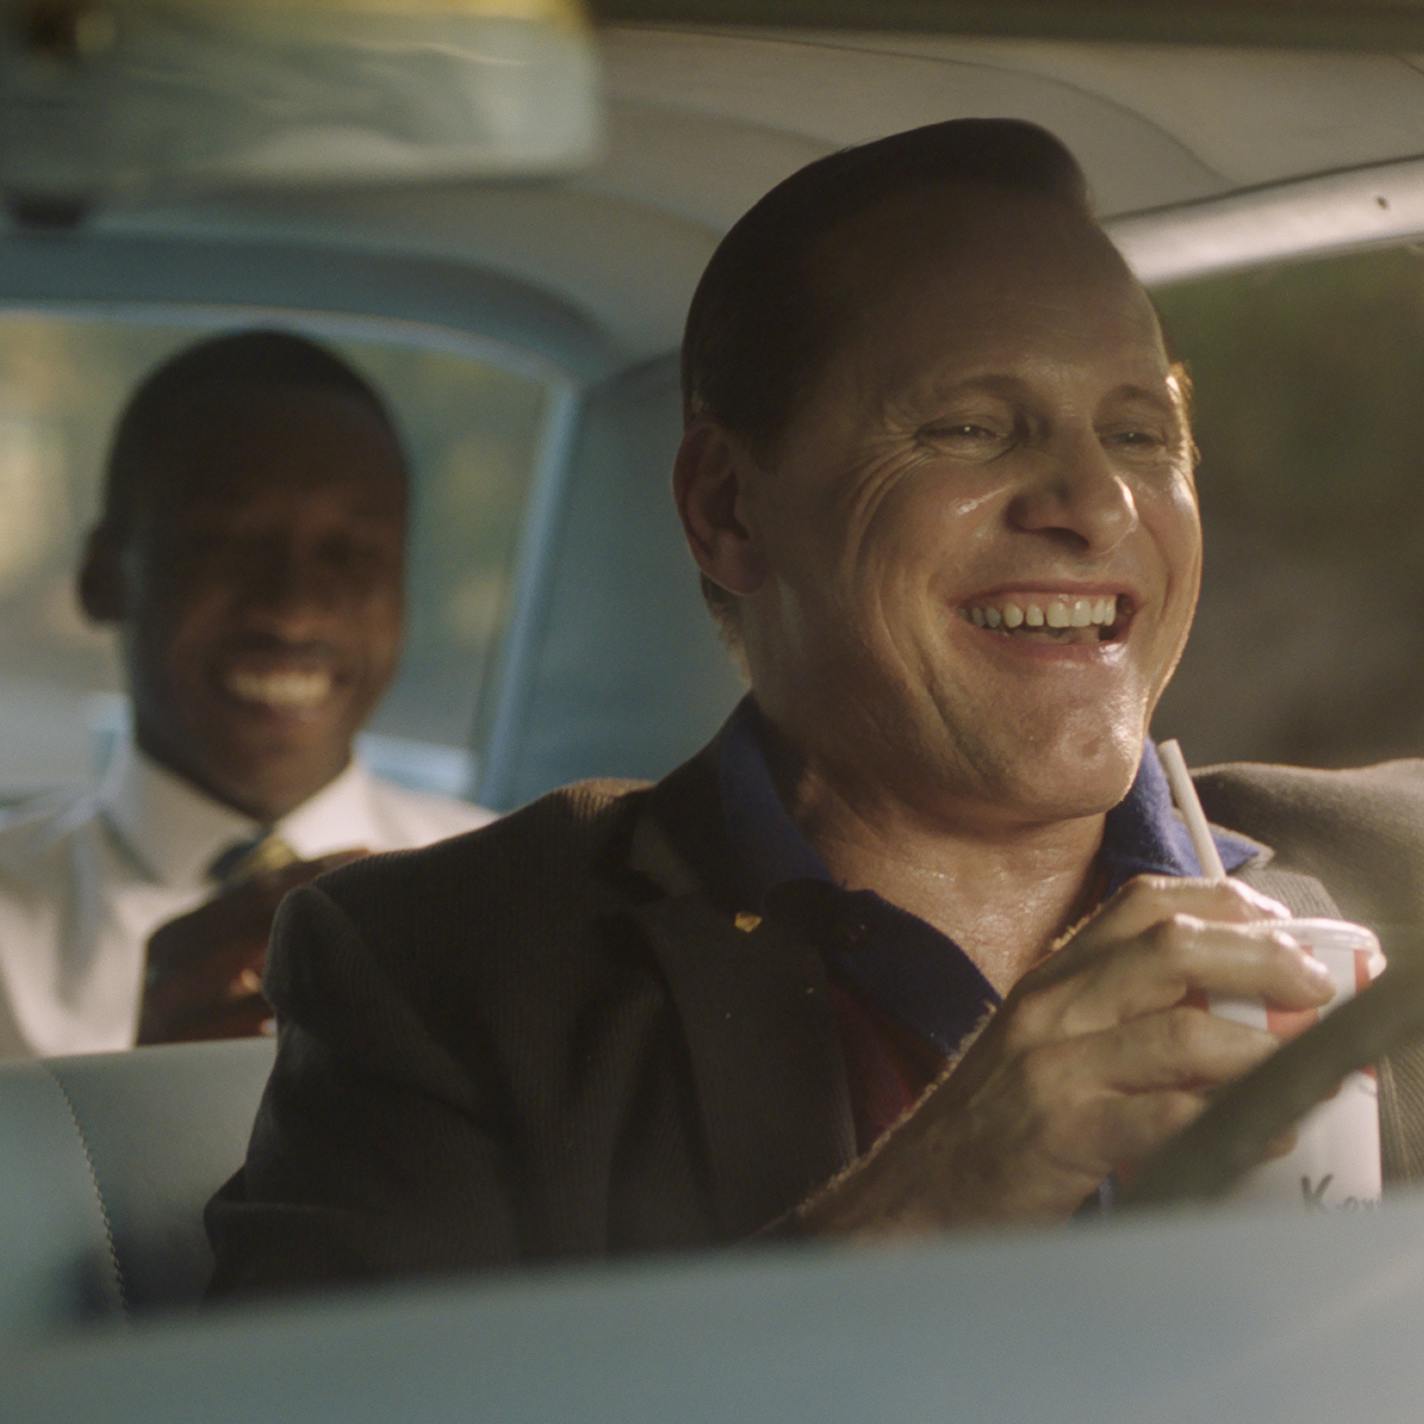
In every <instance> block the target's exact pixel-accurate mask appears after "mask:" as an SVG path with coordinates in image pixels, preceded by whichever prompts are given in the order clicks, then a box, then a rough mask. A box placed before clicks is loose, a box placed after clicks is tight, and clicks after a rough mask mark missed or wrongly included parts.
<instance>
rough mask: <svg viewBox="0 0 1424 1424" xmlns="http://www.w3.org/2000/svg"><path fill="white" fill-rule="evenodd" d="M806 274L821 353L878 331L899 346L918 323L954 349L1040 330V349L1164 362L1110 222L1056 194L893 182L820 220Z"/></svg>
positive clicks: (919, 330) (877, 342)
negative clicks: (856, 208)
mask: <svg viewBox="0 0 1424 1424" xmlns="http://www.w3.org/2000/svg"><path fill="white" fill-rule="evenodd" d="M807 276H808V294H809V295H810V297H811V300H812V301H813V302H814V303H815V304H816V307H817V309H818V313H819V317H820V326H821V331H822V333H823V339H824V350H823V354H830V355H834V354H835V353H836V351H837V350H838V349H841V348H854V347H856V346H857V345H858V344H859V345H865V344H867V343H870V344H873V345H874V346H875V347H876V349H877V351H878V352H880V353H882V354H883V355H884V356H885V357H886V359H887V360H893V358H894V354H895V351H896V349H897V346H898V345H900V344H909V338H911V337H913V336H915V335H917V334H918V335H920V336H922V337H924V338H926V340H928V339H931V338H932V339H933V341H934V343H935V345H936V346H937V348H938V349H939V350H941V351H942V352H943V353H944V354H945V355H946V357H947V358H948V359H962V360H972V359H973V358H974V357H975V356H976V354H977V353H979V352H980V351H982V352H983V354H984V356H985V359H992V355H993V348H994V347H995V345H996V344H998V343H1013V344H1017V345H1018V346H1021V345H1022V344H1023V343H1024V342H1026V341H1032V340H1033V339H1034V338H1035V333H1037V334H1038V335H1039V337H1040V339H1041V340H1042V342H1043V343H1044V345H1045V349H1046V350H1047V348H1049V347H1054V348H1060V349H1061V350H1062V351H1065V352H1068V351H1071V349H1072V347H1073V346H1074V344H1075V343H1076V344H1078V345H1081V346H1082V347H1083V348H1084V350H1091V351H1092V352H1094V354H1095V355H1096V356H1097V357H1101V356H1102V354H1103V353H1104V352H1105V351H1107V352H1118V353H1120V354H1121V356H1122V357H1123V359H1124V360H1126V361H1130V362H1136V363H1137V364H1139V365H1140V366H1143V367H1150V368H1153V369H1156V370H1159V371H1160V372H1161V374H1162V375H1163V376H1164V377H1165V374H1166V372H1167V369H1168V363H1167V358H1166V352H1165V349H1164V346H1163V341H1162V334H1161V328H1160V325H1159V323H1158V320H1157V316H1156V313H1155V311H1154V309H1153V307H1152V303H1151V301H1150V300H1149V298H1148V296H1147V294H1146V292H1145V291H1144V290H1143V288H1142V286H1141V284H1140V283H1139V282H1138V281H1137V280H1136V278H1135V277H1134V276H1133V275H1132V273H1131V271H1130V270H1129V269H1128V267H1127V264H1126V263H1125V262H1124V260H1123V258H1122V256H1121V255H1120V254H1119V253H1118V251H1117V250H1116V248H1114V247H1113V245H1112V243H1111V241H1110V240H1109V238H1108V237H1107V235H1106V234H1105V233H1104V232H1103V231H1102V229H1101V228H1100V227H1098V226H1097V224H1096V223H1094V222H1093V221H1092V220H1091V219H1090V218H1089V217H1088V216H1087V215H1086V214H1084V213H1081V212H1079V211H1077V210H1075V209H1074V208H1072V207H1071V206H1070V205H1068V204H1067V203H1065V202H1062V201H1060V200H1058V199H1054V198H1047V197H1041V196H1038V195H1036V194H1027V193H1017V192H1013V191H1009V190H1005V189H998V188H992V187H988V186H986V185H964V186H960V187H955V188H949V187H945V186H943V185H941V186H938V187H934V188H929V187H926V188H920V189H914V190H910V191H907V192H903V193H899V194H896V195H895V196H893V197H892V198H889V199H887V200H885V201H884V202H881V203H879V204H877V205H876V206H875V207H874V208H871V209H869V210H867V211H865V212H863V213H859V214H857V215H856V216H854V217H853V218H850V219H847V220H846V221H845V222H843V223H840V224H838V225H837V226H836V227H835V228H834V229H832V230H831V231H829V232H827V233H826V234H824V235H823V237H822V239H821V240H820V242H819V243H818V244H817V246H816V248H815V249H814V250H813V251H812V253H811V255H810V260H809V264H808V272H807ZM924 344H925V343H924V342H921V343H920V347H923V345H924ZM907 356H908V359H918V357H919V348H916V350H915V351H914V352H909V353H907Z"/></svg>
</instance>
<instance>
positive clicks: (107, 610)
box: [77, 524, 124, 623]
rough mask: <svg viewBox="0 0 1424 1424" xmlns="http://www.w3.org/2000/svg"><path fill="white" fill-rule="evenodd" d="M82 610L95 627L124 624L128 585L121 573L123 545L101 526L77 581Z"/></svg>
mask: <svg viewBox="0 0 1424 1424" xmlns="http://www.w3.org/2000/svg"><path fill="white" fill-rule="evenodd" d="M77 587H78V593H79V606H80V607H81V608H82V609H83V610H84V616H85V617H86V618H88V619H89V621H90V622H91V623H121V622H122V621H123V617H124V583H123V577H122V575H121V573H120V570H119V545H118V540H117V539H115V538H114V534H113V531H112V530H111V529H109V528H108V526H107V525H104V524H100V525H98V526H96V527H95V528H93V529H91V530H90V531H89V538H88V539H87V540H86V541H85V544H84V558H83V561H82V562H81V563H80V565H79V577H78V580H77Z"/></svg>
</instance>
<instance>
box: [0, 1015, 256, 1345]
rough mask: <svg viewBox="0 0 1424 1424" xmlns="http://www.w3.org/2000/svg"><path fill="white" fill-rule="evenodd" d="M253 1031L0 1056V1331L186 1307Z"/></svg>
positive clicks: (233, 1155)
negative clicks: (168, 1043)
mask: <svg viewBox="0 0 1424 1424" xmlns="http://www.w3.org/2000/svg"><path fill="white" fill-rule="evenodd" d="M272 1052H273V1046H272V1043H271V1041H270V1040H267V1039H247V1040H238V1041H233V1042H224V1043H199V1044H180V1045H175V1046H172V1047H163V1048H140V1049H135V1050H133V1051H132V1052H128V1053H105V1054H91V1055H86V1056H84V1057H75V1058H49V1059H38V1060H34V1061H29V1062H19V1063H6V1064H0V1338H3V1337H5V1336H6V1335H14V1334H17V1333H24V1332H46V1331H53V1330H56V1329H61V1328H63V1327H65V1326H72V1325H75V1324H78V1323H81V1322H83V1321H86V1320H94V1319H100V1318H103V1317H106V1316H107V1317H122V1316H124V1315H126V1314H128V1313H130V1312H137V1311H142V1310H146V1309H156V1308H162V1307H181V1306H185V1305H192V1304H194V1303H196V1302H197V1300H198V1299H199V1297H200V1296H201V1294H202V1291H203V1288H204V1285H205V1283H206V1281H207V1278H208V1273H209V1269H210V1264H211V1258H210V1255H209V1252H208V1244H207V1239H206V1237H205V1236H204V1233H203V1223H202V1211H203V1205H204V1203H205V1202H206V1201H207V1199H208V1197H210V1196H211V1195H212V1193H213V1192H214V1191H216V1190H217V1188H218V1187H219V1186H221V1185H222V1183H223V1182H224V1181H225V1180H226V1179H227V1177H228V1176H229V1175H231V1173H232V1172H233V1171H234V1170H235V1169H236V1168H237V1167H238V1166H239V1165H240V1164H241V1162H242V1158H243V1154H244V1152H245V1150H246V1146H247V1137H248V1133H249V1131H250V1130H251V1126H252V1120H253V1118H254V1116H255V1115H256V1111H257V1103H258V1099H259V1098H260V1097H261V1095H262V1087H263V1084H264V1083H265V1082H266V1079H267V1074H268V1073H269V1071H270V1070H271V1066H272Z"/></svg>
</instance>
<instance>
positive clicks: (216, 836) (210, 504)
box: [0, 331, 490, 1057]
mask: <svg viewBox="0 0 1424 1424" xmlns="http://www.w3.org/2000/svg"><path fill="white" fill-rule="evenodd" d="M408 493H409V491H408V478H407V472H406V467H405V459H404V456H403V454H402V451H401V447H400V442H399V438H398V436H397V433H396V430H395V427H394V425H393V423H392V420H391V417H390V415H389V413H388V412H387V410H386V408H385V405H384V403H383V402H382V401H381V399H380V397H379V396H378V395H377V394H376V393H375V392H374V391H373V390H372V389H371V387H370V386H369V385H368V384H367V383H366V382H365V381H364V380H363V379H362V378H361V377H360V376H358V375H357V374H356V373H355V372H354V371H353V370H351V368H350V367H348V366H347V365H345V364H344V363H343V362H342V361H340V360H338V359H337V358H336V357H334V356H333V355H331V354H330V353H329V352H327V351H325V350H323V349H322V348H321V347H319V346H317V345H316V344H314V343H312V342H310V341H308V340H306V339H304V338H302V337H298V336H293V335H289V334H286V333H282V332H275V331H259V332H247V333H241V334H236V335H225V336H220V337H217V338H215V339H212V340H208V341H204V342H201V343H199V344H198V345H196V346H193V347H190V348H188V349H187V350H185V351H183V352H181V353H179V354H178V355H176V356H174V357H172V358H171V359H169V360H168V361H167V362H165V363H164V364H163V365H162V366H160V367H159V368H158V369H157V370H156V371H155V372H154V373H153V374H151V375H150V376H149V377H148V379H147V380H146V381H145V382H144V383H143V385H142V386H141V387H140V388H139V390H138V391H137V392H136V393H135V395H134V396H133V398H132V399H131V400H130V402H129V404H128V406H127V408H126V409H125V411H124V413H123V415H122V417H121V419H120V421H119V424H118V428H117V431H116V433H115V436H114V440H113V444H112V447H111V449H110V452H109V459H108V466H107V470H106V474H105V486H104V493H103V507H102V510H101V513H100V517H99V521H98V523H97V525H96V527H95V528H94V529H93V531H92V532H91V534H90V536H89V540H88V544H87V547H86V549H85V553H84V558H83V562H82V564H81V567H80V570H79V598H80V602H81V604H82V606H83V608H84V612H85V614H86V615H87V617H88V618H89V619H91V620H92V621H93V622H95V623H97V624H102V625H107V626H112V627H114V628H115V629H117V631H118V633H119V642H120V649H121V659H122V664H123V669H124V675H125V679H126V682H127V686H128V691H129V695H130V697H131V699H132V704H133V735H132V739H131V741H128V742H126V743H125V744H124V745H122V746H121V747H120V749H119V751H118V752H117V754H116V756H115V757H114V759H113V761H112V763H111V764H110V766H109V768H108V770H107V772H106V774H105V776H104V778H103V780H102V782H101V784H100V785H99V786H97V787H95V788H89V789H85V790H82V791H79V792H77V793H75V792H71V793H65V794H63V795H59V796H52V797H47V798H44V799H43V800H40V801H36V802H32V803H30V804H29V805H26V806H22V807H20V808H18V809H17V810H16V811H14V812H13V813H11V814H10V815H9V816H8V817H7V818H6V819H5V821H4V822H3V823H0V1057H4V1056H10V1057H16V1056H19V1057H23V1056H29V1055H49V1054H58V1053H78V1052H91V1051H102V1050H112V1049H121V1048H127V1047H130V1046H132V1045H133V1044H134V1043H135V1042H141V1043H148V1042H162V1041H167V1040H175V1039H193V1038H216V1037H229V1036H241V1035H246V1034H251V1033H255V1032H258V1031H259V1030H260V1028H261V1027H262V1025H263V1024H264V1023H265V1021H266V1019H267V1017H268V1015H269V1012H270V1011H269V1010H268V1008H267V1006H266V1004H265V1002H264V1001H263V999H262V997H261V994H260V977H261V969H262V963H263V959H264V957H265V950H266V940H267V931H268V928H269V925H270V921H271V916H272V914H273V912H274V910H275V909H276V905H277V902H278V901H279V900H280V898H281V897H282V895H283V894H285V893H286V891H287V890H288V889H290V888H292V887H293V886H295V885H298V884H301V883H303V882H304V881H306V880H309V879H310V878H312V877H313V876H314V875H316V874H318V873H320V872H321V871H322V870H324V869H327V868H329V867H331V866H332V865H335V864H339V863H341V862H342V861H345V860H349V859H352V858H353V857H354V856H356V855H359V854H362V853H365V852H370V851H382V850H392V849H399V848H403V847H408V846H416V845H423V844H426V843H428V842H431V841H435V840H439V839H441V838H442V837H445V836H449V835H454V834H457V833H459V832H461V831H465V830H469V829H471V828H473V827H475V826H478V825H480V824H482V823H484V822H485V821H487V820H489V819H490V814H489V813H488V812H486V811H482V810H481V809H479V808H478V807H475V806H472V805H469V804H467V803H463V802H459V801H454V800H450V799H447V798H443V797H438V796H431V795H426V794H419V793H415V792H411V791H407V790H404V789H401V788H399V787H396V786H394V785H392V784H390V783H388V782H384V781H382V780H380V779H378V778H376V777H374V776H372V775H371V774H370V773H369V772H367V771H366V770H365V769H364V768H363V767H362V766H361V765H360V763H359V762H358V761H357V760H355V759H354V758H353V755H352V741H353V738H354V737H355V735H356V733H357V731H358V730H359V729H360V727H361V726H362V725H363V723H364V722H365V721H366V719H367V718H368V717H369V716H370V714H371V712H372V710H373V709H374V707H375V706H376V703H377V702H378V701H379V699H380V697H381V695H382V694H383V693H384V692H385V690H386V688H387V686H388V685H389V683H390V681H391V678H392V676H393V675H394V672H395V669H396V665H397V661H398V655H399V649H400V641H401V631H402V621H403V613H404V591H403V589H404V567H405V537H406V523H407V508H408Z"/></svg>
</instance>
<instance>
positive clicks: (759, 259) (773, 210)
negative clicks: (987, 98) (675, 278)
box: [682, 119, 1092, 445]
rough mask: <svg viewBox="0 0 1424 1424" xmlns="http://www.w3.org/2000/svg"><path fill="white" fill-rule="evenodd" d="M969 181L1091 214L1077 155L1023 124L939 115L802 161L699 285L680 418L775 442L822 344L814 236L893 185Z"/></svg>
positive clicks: (687, 332)
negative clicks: (812, 277)
mask: <svg viewBox="0 0 1424 1424" xmlns="http://www.w3.org/2000/svg"><path fill="white" fill-rule="evenodd" d="M967 183H978V184H989V185H992V186H994V187H999V188H1007V189H1010V190H1013V191H1018V192H1025V193H1031V194H1035V195H1038V196H1042V197H1047V198H1052V199H1055V200H1057V201H1059V202H1063V203H1065V204H1067V205H1068V206H1069V207H1071V208H1073V209H1075V210H1076V211H1078V212H1081V213H1082V214H1083V215H1084V216H1085V217H1089V218H1091V215H1092V210H1091V203H1090V200H1089V196H1088V185H1087V180H1086V178H1085V177H1084V176H1083V170H1082V169H1081V168H1080V167H1079V166H1078V162H1077V160H1076V159H1075V158H1074V157H1073V155H1072V154H1071V153H1069V151H1068V150H1067V149H1066V148H1065V147H1064V146H1063V144H1062V143H1060V142H1059V140H1058V139H1056V138H1055V137H1054V136H1053V135H1052V134H1051V133H1049V132H1048V130H1047V129H1042V128H1039V127H1038V125H1037V124H1030V123H1026V122H1024V121H1023V120H1021V119H949V120H946V121H944V122H943V123H937V124H927V125H925V126H924V127H922V128H917V129H910V130H908V131H906V132H904V133H897V134H891V135H890V136H889V137H888V138H882V139H877V140H875V141H874V142H872V143H865V144H861V145H859V146H858V147H855V148H844V149H840V150H839V151H837V152H835V153H831V154H827V155H826V157H824V158H819V159H817V160H816V161H815V162H814V163H808V164H807V165H806V166H805V167H804V168H801V169H798V170H797V171H796V172H795V173H793V174H792V175H791V176H790V177H789V178H786V179H783V180H782V181H781V182H780V183H778V184H777V185H776V187H774V188H773V189H771V191H770V192H769V193H767V194H766V195H765V196H764V197H762V198H761V199H759V200H758V201H757V202H756V203H755V204H754V205H753V206H752V207H751V208H749V209H748V210H747V212H746V213H744V214H743V215H742V217H740V218H739V219H738V220H737V222H736V223H735V224H733V226H732V228H731V229H730V231H729V232H728V233H727V235H726V236H725V237H724V238H723V239H722V241H721V242H720V243H719V244H718V245H717V250H716V251H715V252H714V253H713V254H712V258H711V260H710V261H709V262H708V264H707V269H706V271H704V272H703V274H702V278H701V280H700V281H699V282H698V284H697V290H696V291H695V292H694V294H693V297H692V305H691V307H690V308H689V310H688V313H687V325H686V327H685V329H684V333H683V342H682V398H683V414H684V418H685V419H687V420H692V419H694V418H695V417H697V416H698V415H702V414H708V415H711V416H712V417H714V418H715V419H716V420H718V421H720V422H721V423H722V424H724V425H726V426H727V427H728V428H729V429H732V430H735V431H737V432H738V433H739V434H741V435H742V436H744V437H745V438H747V439H748V440H749V441H751V442H752V443H753V444H761V445H765V444H766V443H767V442H769V441H771V440H773V439H774V437H775V436H776V434H777V433H778V432H779V430H780V428H781V426H782V424H783V423H784V422H785V420H786V419H787V417H788V416H789V415H790V413H791V409H792V406H793V405H794V394H795V392H796V391H798V390H800V389H803V388H804V387H805V385H806V376H807V369H806V367H807V364H808V362H815V361H816V359H817V358H818V356H819V354H820V353H821V352H822V351H823V350H824V346H825V341H824V337H825V333H824V331H823V330H822V329H821V327H820V324H819V322H818V320H817V317H818V313H817V312H816V310H815V307H814V302H813V299H812V293H811V292H810V291H809V290H808V284H807V280H806V277H807V264H808V260H809V258H810V255H811V253H812V251H813V249H814V247H815V246H816V244H817V242H818V241H819V240H820V239H821V238H823V237H824V236H825V235H826V234H827V233H829V232H831V231H832V230H833V229H835V228H836V227H838V226H839V225H840V224H841V223H843V222H845V221H846V220H847V219H849V218H852V217H855V216H857V215H858V214H860V213H863V212H865V211H867V210H869V209H870V208H873V207H875V206H876V205H877V204H879V203H881V202H884V201H885V200H886V199H888V198H891V197H894V196H896V195H898V194H900V193H902V192H906V191H908V190H911V189H915V188H922V187H933V186H941V185H945V186H958V185H961V184H967Z"/></svg>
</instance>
